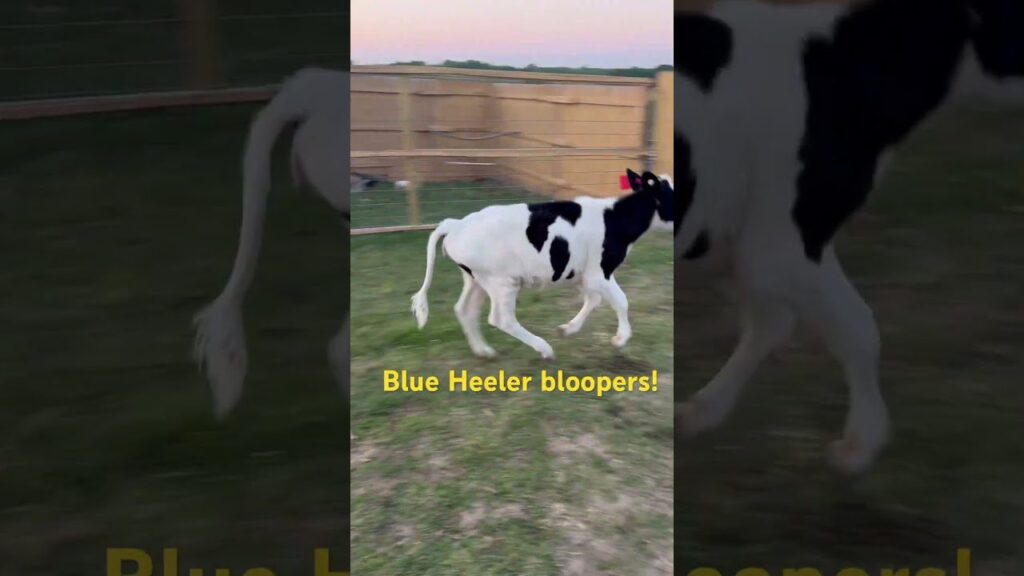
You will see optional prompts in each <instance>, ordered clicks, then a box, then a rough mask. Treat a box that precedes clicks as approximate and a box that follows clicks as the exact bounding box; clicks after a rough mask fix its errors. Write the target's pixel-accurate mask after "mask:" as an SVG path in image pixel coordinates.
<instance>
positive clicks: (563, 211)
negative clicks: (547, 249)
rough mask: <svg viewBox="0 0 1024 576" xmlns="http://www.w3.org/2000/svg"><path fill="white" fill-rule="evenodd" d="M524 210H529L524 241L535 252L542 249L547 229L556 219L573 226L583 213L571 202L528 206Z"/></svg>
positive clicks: (580, 208)
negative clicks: (527, 241)
mask: <svg viewBox="0 0 1024 576" xmlns="http://www.w3.org/2000/svg"><path fill="white" fill-rule="evenodd" d="M526 208H527V209H529V210H530V223H529V225H527V227H526V239H527V240H529V241H530V244H533V247H534V248H536V249H537V252H540V251H541V249H543V248H544V242H546V241H547V239H548V227H549V226H551V225H552V224H554V223H555V220H556V219H558V218H562V219H563V220H565V221H566V222H568V223H569V224H572V225H573V226H575V225H576V221H577V220H579V218H580V214H582V213H583V208H582V207H581V206H580V205H579V204H577V203H575V202H572V201H565V202H543V203H539V204H528V205H527V206H526Z"/></svg>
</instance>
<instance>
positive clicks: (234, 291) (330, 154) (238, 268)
mask: <svg viewBox="0 0 1024 576" xmlns="http://www.w3.org/2000/svg"><path fill="white" fill-rule="evenodd" d="M348 95H349V79H348V75H347V74H345V73H343V72H335V71H329V70H321V69H315V68H309V69H305V70H302V71H300V72H298V73H296V74H295V75H294V76H292V77H291V78H289V79H288V80H287V81H286V82H285V83H284V84H283V85H282V87H281V89H280V90H279V91H278V93H277V95H276V96H274V98H273V99H272V100H271V101H270V103H269V104H267V105H266V106H265V107H264V108H263V109H262V110H260V111H259V113H257V114H256V117H255V118H254V119H253V122H252V125H251V126H250V130H249V137H248V141H247V142H246V146H245V153H244V161H243V187H242V189H243V195H242V228H241V231H240V233H239V243H238V254H237V255H236V257H235V264H234V268H233V269H232V271H231V277H230V278H229V279H228V282H227V285H226V286H225V287H224V290H223V291H222V292H221V294H220V295H219V296H218V297H217V299H216V300H214V301H213V302H212V303H211V304H209V305H208V306H206V307H205V308H203V309H202V310H201V311H200V312H199V313H198V314H196V317H195V320H194V323H195V326H196V340H195V347H194V350H193V356H194V358H195V360H196V362H197V363H198V364H199V366H200V368H205V371H206V376H207V378H208V379H209V381H210V388H211V391H212V394H213V403H214V412H215V414H216V415H217V417H218V418H223V417H225V416H226V415H227V414H228V413H229V412H230V411H231V410H232V408H234V406H235V405H236V404H237V403H238V400H239V399H240V398H241V395H242V388H243V383H244V380H245V375H246V371H247V369H248V355H247V353H246V346H245V330H244V327H243V324H242V302H243V300H244V298H245V293H246V291H247V290H248V288H249V285H250V284H251V283H252V280H253V275H254V274H255V272H256V261H257V259H258V257H259V249H260V240H261V238H262V235H263V221H264V216H265V213H266V204H267V193H268V192H269V190H270V153H271V150H272V149H273V147H274V142H275V140H277V137H278V135H279V134H280V133H281V131H282V130H284V128H285V127H286V126H287V125H289V124H291V123H300V125H299V127H298V129H297V130H296V132H295V137H294V141H293V143H292V155H291V166H292V173H293V179H294V181H295V182H296V184H308V185H310V186H311V187H312V188H313V189H314V190H316V192H317V193H318V194H319V195H320V196H321V197H323V198H324V199H325V200H327V201H328V202H329V203H330V204H331V206H333V207H334V208H335V209H337V210H339V211H342V212H345V213H348V211H349V188H350V182H349V181H347V180H345V178H346V176H347V172H348V170H347V166H346V164H347V161H346V158H347V153H348V148H349V142H348V133H347V131H346V130H345V125H346V123H347V115H348V110H347V106H346V104H345V103H346V102H347V101H348ZM347 332H348V318H347V317H346V318H345V321H344V323H343V325H342V328H341V330H340V331H339V332H338V334H337V336H335V337H334V338H333V339H332V340H331V344H330V346H329V351H328V354H329V357H330V360H331V365H332V366H333V367H334V372H335V376H336V378H337V380H338V382H339V384H340V385H341V386H342V387H343V388H345V387H347V383H348V354H349V352H348V347H349V341H348V335H347Z"/></svg>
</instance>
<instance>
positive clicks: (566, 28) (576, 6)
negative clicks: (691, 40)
mask: <svg viewBox="0 0 1024 576" xmlns="http://www.w3.org/2000/svg"><path fill="white" fill-rule="evenodd" d="M351 7H352V59H353V61H355V63H356V64H388V63H391V62H394V61H397V60H423V61H425V62H427V63H428V64H433V63H439V62H441V61H444V60H446V59H447V60H470V59H472V60H482V61H485V62H489V63H492V64H506V65H512V66H525V65H527V64H537V65H538V66H584V65H587V66H594V67H601V68H606V67H610V68H615V67H629V66H642V67H651V66H657V65H659V64H671V63H672V0H443V1H439V2H431V1H429V0H352V2H351Z"/></svg>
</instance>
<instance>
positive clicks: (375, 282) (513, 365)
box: [352, 209, 672, 574]
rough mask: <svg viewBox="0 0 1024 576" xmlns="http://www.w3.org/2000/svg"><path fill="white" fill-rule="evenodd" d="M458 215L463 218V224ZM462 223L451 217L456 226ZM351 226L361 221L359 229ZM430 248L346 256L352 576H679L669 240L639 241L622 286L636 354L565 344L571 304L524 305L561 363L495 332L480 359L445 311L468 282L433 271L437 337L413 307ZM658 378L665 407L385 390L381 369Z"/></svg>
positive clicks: (366, 250) (364, 245)
mask: <svg viewBox="0 0 1024 576" xmlns="http://www.w3.org/2000/svg"><path fill="white" fill-rule="evenodd" d="M463 210H465V209H463ZM463 213H464V212H449V213H448V215H449V216H459V215H461V214H463ZM354 218H355V219H358V213H357V215H356V216H354ZM426 238H427V234H426V233H406V234H393V235H384V236H362V237H356V238H354V239H353V242H352V279H353V280H352V281H353V286H354V287H355V288H354V289H353V293H352V310H353V317H352V338H353V352H352V353H353V361H352V427H353V433H354V435H355V439H354V440H353V441H352V474H353V486H354V490H353V494H352V498H353V499H352V505H353V509H352V530H353V531H352V546H353V561H354V565H353V572H354V573H356V574H559V573H563V574H593V573H595V572H594V571H595V570H599V571H601V573H615V574H645V573H646V574H670V573H671V567H672V560H671V558H672V413H671V403H672V385H671V382H672V380H671V372H672V322H671V310H672V297H671V295H672V291H671V289H670V278H671V276H672V262H671V249H672V248H671V239H670V238H669V235H668V234H662V235H657V234H652V235H651V236H649V237H646V238H644V239H643V240H642V241H641V243H640V244H638V246H637V247H636V249H635V250H634V251H633V253H632V254H631V255H630V259H629V260H627V263H626V264H625V265H624V267H623V268H622V269H621V272H620V274H619V275H618V276H619V280H620V283H621V284H622V286H623V290H625V292H626V293H627V294H628V295H629V298H630V316H631V320H632V323H633V330H634V337H633V339H632V340H631V341H630V343H629V345H628V346H627V347H626V348H625V349H624V351H622V352H619V351H616V350H615V349H614V348H613V347H612V346H611V345H610V339H611V337H612V335H613V334H614V331H615V318H614V314H613V313H612V312H611V310H610V309H609V308H607V307H602V308H600V309H598V310H597V311H595V313H594V315H593V316H592V317H591V319H590V321H589V322H588V325H587V326H586V327H585V328H584V329H583V331H581V333H580V334H578V335H576V336H574V337H572V338H569V339H564V338H560V337H558V336H556V335H555V334H556V331H555V328H556V327H557V326H558V325H559V324H561V323H563V322H566V321H568V319H569V318H571V317H572V316H573V315H574V314H575V313H576V311H577V309H578V307H579V303H580V299H579V297H578V295H577V293H576V292H575V291H561V290H557V289H549V290H547V291H543V292H540V291H534V292H529V291H527V292H524V293H523V294H522V295H521V298H520V300H519V306H518V312H519V313H518V316H519V319H520V321H521V322H522V323H523V325H524V326H526V327H528V328H529V329H531V330H533V331H534V332H536V333H537V334H538V335H540V336H542V337H544V338H546V339H548V340H549V342H551V344H552V346H553V347H554V348H555V353H556V355H557V358H558V359H557V360H556V361H555V362H553V363H551V364H544V363H541V361H540V360H539V356H538V355H537V354H536V353H535V352H534V351H533V350H532V349H529V348H528V347H526V346H524V345H523V344H521V343H520V342H518V341H515V340H513V339H512V338H511V337H508V336H506V335H504V334H499V333H498V332H497V331H496V330H493V329H491V328H489V327H486V328H485V336H486V337H487V338H488V339H489V341H490V343H491V345H492V346H494V347H495V349H496V350H498V353H499V357H498V358H495V359H492V360H482V359H478V358H475V357H474V356H473V355H472V354H471V352H470V350H469V347H468V344H467V343H466V340H465V338H464V336H463V335H462V332H461V329H460V328H459V325H458V323H457V321H456V319H455V316H454V314H453V312H452V306H453V305H454V303H455V301H456V299H457V298H458V295H459V292H460V290H461V288H462V279H461V274H460V273H459V271H458V269H457V268H456V267H455V266H454V265H453V264H452V263H451V262H449V261H448V260H446V259H441V260H439V261H438V267H437V269H436V271H435V277H434V278H435V279H434V284H433V286H432V288H431V291H430V303H431V316H430V321H429V323H428V324H427V325H426V327H425V328H424V329H423V331H419V330H417V328H416V322H415V319H414V318H413V316H412V314H411V312H409V297H410V295H411V294H412V293H413V292H415V291H416V290H417V289H418V288H419V285H420V283H421V282H422V274H423V266H424V252H425V250H424V248H425V246H426ZM559 368H560V369H563V370H565V371H567V372H570V373H572V374H577V375H583V374H591V375H596V374H609V373H611V374H620V373H621V374H633V375H636V374H643V373H645V372H647V373H649V372H650V371H651V370H658V371H659V374H660V379H659V388H658V391H657V392H656V393H648V394H640V393H634V394H621V395H617V396H611V397H604V398H601V399H597V398H594V397H593V396H588V395H583V394H579V395H577V394H561V395H559V394H543V393H540V392H539V391H537V390H531V391H530V392H528V393H518V394H514V393H506V394H500V393H499V394H494V395H490V394H483V395H479V394H478V395H473V394H460V393H449V392H448V391H447V390H446V389H445V388H444V386H442V390H441V391H440V392H437V393H434V394H389V393H385V392H384V391H383V386H382V380H381V378H382V371H383V370H384V369H399V370H400V369H407V370H409V371H410V372H411V373H414V374H417V375H437V376H439V377H440V378H441V382H442V383H446V382H447V371H448V370H450V369H457V370H462V369H465V370H467V371H468V372H469V373H471V374H479V375H491V374H495V373H497V371H498V370H499V369H503V370H505V371H506V373H508V374H529V375H534V376H535V377H536V376H537V375H538V374H539V373H540V371H541V370H542V369H546V370H553V369H559Z"/></svg>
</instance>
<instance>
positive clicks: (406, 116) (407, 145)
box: [398, 76, 420, 225]
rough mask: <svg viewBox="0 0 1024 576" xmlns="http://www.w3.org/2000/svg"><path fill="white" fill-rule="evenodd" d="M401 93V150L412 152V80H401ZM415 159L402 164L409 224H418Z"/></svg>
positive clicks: (414, 140)
mask: <svg viewBox="0 0 1024 576" xmlns="http://www.w3.org/2000/svg"><path fill="white" fill-rule="evenodd" d="M401 86H402V87H401V91H400V93H399V95H398V107H399V118H400V119H401V123H402V148H403V149H405V150H412V149H413V148H415V147H416V139H415V132H413V110H412V79H411V78H409V77H408V76H403V77H402V79H401ZM415 162H416V159H415V158H407V159H406V160H405V162H404V167H403V168H404V172H405V180H406V181H407V182H408V183H409V186H408V188H406V197H407V199H408V202H409V224H412V225H417V224H419V223H420V199H419V191H418V188H419V186H420V182H419V176H418V175H417V174H416V172H415V169H414V163H415Z"/></svg>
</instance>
